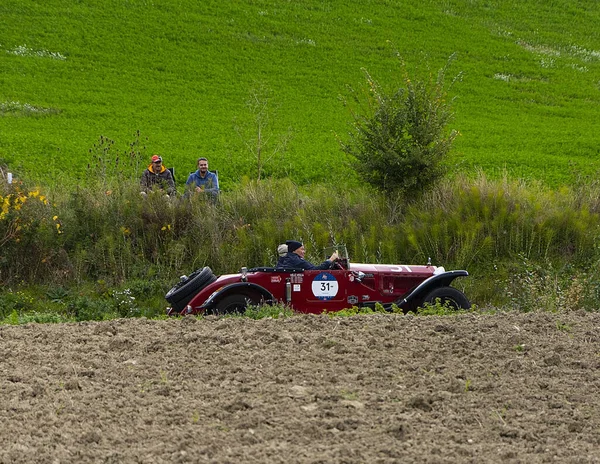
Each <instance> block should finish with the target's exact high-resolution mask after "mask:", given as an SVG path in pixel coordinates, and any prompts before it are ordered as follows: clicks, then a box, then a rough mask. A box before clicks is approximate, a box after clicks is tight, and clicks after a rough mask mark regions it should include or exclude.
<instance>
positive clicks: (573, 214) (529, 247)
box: [0, 174, 600, 320]
mask: <svg viewBox="0 0 600 464" xmlns="http://www.w3.org/2000/svg"><path fill="white" fill-rule="evenodd" d="M108 187H110V188H109V189H108V190H105V189H106V188H107V185H105V184H104V183H101V184H94V185H89V186H86V187H82V188H80V189H79V190H78V191H76V192H73V193H71V194H68V192H65V191H61V190H60V189H58V188H57V189H56V190H55V191H54V192H53V194H54V195H55V201H54V202H52V203H50V202H49V204H48V205H46V204H44V203H43V201H41V200H40V199H39V196H40V195H41V194H39V193H38V194H37V195H38V197H34V196H31V197H29V196H28V194H27V195H25V196H26V197H27V200H25V203H23V205H22V207H21V209H19V210H17V211H16V213H15V212H14V204H15V203H14V202H13V203H10V208H9V209H10V213H9V214H7V215H6V217H9V216H10V215H11V214H12V215H13V216H10V217H14V218H16V217H18V218H29V217H30V216H19V215H21V214H24V213H23V211H24V210H25V208H26V207H27V206H28V205H30V204H31V205H33V206H35V207H36V208H40V210H39V211H38V210H36V215H33V214H32V216H31V220H39V221H40V223H39V226H37V228H35V229H34V230H35V231H36V232H35V233H34V234H32V235H31V237H24V236H15V237H14V238H9V239H8V240H7V242H6V243H5V246H3V247H2V248H1V249H0V256H1V259H0V277H1V278H2V284H3V286H4V289H5V290H4V291H3V292H2V293H0V303H1V305H0V320H3V319H4V318H6V317H8V316H9V315H10V314H11V313H12V311H13V310H16V311H17V314H19V315H24V314H33V313H35V312H37V313H42V312H43V311H44V309H45V308H46V309H51V310H52V311H54V312H55V313H57V314H58V315H60V316H61V317H65V318H71V319H75V320H92V319H93V320H102V319H106V318H111V317H136V316H146V317H156V316H157V315H160V314H163V313H164V308H165V306H166V303H165V300H164V295H165V293H166V292H167V291H168V290H169V288H170V287H171V286H172V284H173V282H175V281H177V280H178V277H179V276H180V275H182V274H189V273H190V272H192V271H193V270H195V269H198V268H201V267H203V266H205V265H208V266H210V267H211V268H212V270H213V272H215V273H216V274H223V273H230V272H236V271H238V270H239V269H240V268H241V267H242V266H246V267H249V268H250V267H255V266H265V265H272V264H273V263H274V262H275V260H276V247H277V245H278V244H279V243H282V242H283V241H285V240H286V239H301V240H303V241H304V243H305V244H306V247H307V257H308V259H309V260H310V261H321V260H322V259H323V256H322V254H321V253H322V250H323V248H324V247H326V246H332V245H335V244H340V243H346V244H348V249H349V253H350V259H351V263H352V262H374V263H403V264H425V263H426V262H427V260H428V258H430V257H431V259H432V262H433V264H435V265H443V266H444V267H446V269H457V268H465V269H467V270H468V271H469V272H470V274H471V277H469V278H468V279H459V280H457V281H456V284H457V285H462V286H464V287H462V288H461V290H463V291H464V292H465V293H466V294H467V295H468V296H469V298H470V299H471V300H472V302H474V303H476V304H477V305H478V306H480V307H485V306H488V305H491V306H497V307H503V308H508V309H514V310H520V311H531V310H552V311H559V310H576V309H587V310H593V309H595V308H597V307H598V304H600V303H599V302H600V271H598V269H600V268H599V267H598V263H599V262H600V247H598V245H597V243H598V235H599V234H600V232H599V231H600V201H598V198H600V193H599V192H600V187H599V186H598V185H596V184H593V183H592V184H587V186H586V187H584V186H579V187H577V188H574V189H566V188H565V189H560V190H558V191H554V190H550V189H546V188H543V187H541V186H540V185H537V184H532V185H527V184H525V183H523V182H514V181H509V180H508V179H506V178H505V179H503V180H500V181H494V180H490V179H488V178H487V177H486V176H484V175H483V174H479V176H478V177H477V178H475V179H468V178H466V177H457V178H456V179H454V180H447V181H444V182H442V183H440V184H438V185H436V186H435V188H434V189H433V190H432V191H431V192H429V193H427V194H426V195H425V196H424V197H423V198H422V199H420V200H415V201H414V202H412V203H411V204H410V205H407V206H399V205H397V204H394V203H391V202H389V201H386V197H385V196H384V195H382V194H378V193H376V192H373V191H372V190H370V189H368V188H366V187H361V188H353V189H350V190H347V189H344V188H343V187H341V186H339V185H334V186H328V187H325V186H316V187H315V188H312V189H310V190H309V189H304V188H301V187H299V186H297V185H295V184H293V183H292V182H291V181H290V180H273V179H266V180H262V181H260V182H258V181H247V182H245V183H244V184H243V185H242V186H241V187H240V189H239V190H235V191H231V192H223V194H222V195H221V198H220V199H219V202H217V203H213V202H210V201H207V200H206V199H205V198H204V197H203V196H201V195H191V196H187V197H179V198H165V197H164V196H163V195H160V194H155V195H148V196H147V197H141V196H140V195H139V189H138V185H137V183H136V182H135V181H133V180H132V181H127V180H124V181H122V182H120V183H119V184H110V185H108ZM30 191H31V190H29V189H23V192H30ZM3 196H4V197H5V196H6V194H5V195H3ZM30 202H31V203H30ZM14 214H17V216H14ZM51 215H54V216H56V218H57V219H54V216H51ZM44 218H45V219H44ZM42 219H43V220H45V221H46V222H45V223H44V222H43V221H42ZM20 220H22V221H23V222H22V224H29V222H26V221H25V219H20ZM27 220H29V219H27ZM57 224H59V225H60V226H59V227H57ZM59 231H60V233H59ZM36 234H39V235H40V240H36ZM17 239H19V240H17ZM48 257H50V258H51V259H48ZM35 286H42V287H41V289H40V290H36V291H35V292H34V293H33V294H30V293H28V292H29V290H28V289H29V288H30V287H31V288H33V287H35ZM10 289H15V290H14V291H11V290H10ZM19 292H21V293H19ZM379 310H381V311H383V308H375V311H379ZM392 310H393V308H392ZM352 311H354V310H349V311H348V313H347V314H348V315H349V314H351V313H352ZM364 311H368V310H366V309H365V310H364ZM421 313H422V314H429V313H433V314H441V313H444V311H443V310H442V308H435V307H434V308H429V309H428V310H426V311H425V312H423V311H422V312H421ZM341 315H344V313H342V314H341Z"/></svg>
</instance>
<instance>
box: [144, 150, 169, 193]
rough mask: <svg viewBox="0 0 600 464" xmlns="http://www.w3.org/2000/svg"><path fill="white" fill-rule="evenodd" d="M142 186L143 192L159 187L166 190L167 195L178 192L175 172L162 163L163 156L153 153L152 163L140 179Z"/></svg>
mask: <svg viewBox="0 0 600 464" xmlns="http://www.w3.org/2000/svg"><path fill="white" fill-rule="evenodd" d="M140 186H141V187H142V193H143V194H146V193H148V192H150V191H151V190H154V189H157V188H158V189H161V190H166V191H167V195H174V194H175V192H176V190H175V181H174V180H173V174H171V171H169V170H168V169H167V168H166V167H165V166H164V165H163V164H162V158H161V157H160V156H158V155H152V159H151V160H150V165H149V166H148V169H146V170H145V171H144V174H142V178H141V179H140Z"/></svg>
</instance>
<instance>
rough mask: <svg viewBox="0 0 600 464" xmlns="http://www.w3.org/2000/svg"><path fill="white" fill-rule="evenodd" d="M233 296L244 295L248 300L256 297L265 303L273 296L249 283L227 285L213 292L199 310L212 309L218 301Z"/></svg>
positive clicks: (260, 287) (262, 288)
mask: <svg viewBox="0 0 600 464" xmlns="http://www.w3.org/2000/svg"><path fill="white" fill-rule="evenodd" d="M233 294H239V295H246V296H248V297H249V298H251V297H256V296H258V297H259V299H260V300H263V301H265V302H267V303H268V302H271V301H273V295H272V294H271V292H269V291H268V290H267V289H266V288H264V287H262V286H261V285H257V284H253V283H251V282H236V283H234V284H229V285H226V286H224V287H222V288H219V289H218V290H216V291H215V292H213V293H212V295H210V296H209V297H208V298H207V299H206V301H205V302H204V303H202V306H200V309H201V310H207V309H213V308H214V307H215V306H216V305H217V303H218V302H219V301H221V300H222V299H223V298H225V297H226V296H229V295H233ZM252 299H254V298H252Z"/></svg>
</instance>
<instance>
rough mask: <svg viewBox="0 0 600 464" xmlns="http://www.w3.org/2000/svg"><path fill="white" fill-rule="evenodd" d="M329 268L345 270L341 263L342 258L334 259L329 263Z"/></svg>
mask: <svg viewBox="0 0 600 464" xmlns="http://www.w3.org/2000/svg"><path fill="white" fill-rule="evenodd" d="M331 269H339V270H341V271H344V270H346V268H345V267H344V265H343V264H342V260H341V259H340V258H337V259H334V260H333V261H332V263H331Z"/></svg>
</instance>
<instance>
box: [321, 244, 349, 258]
mask: <svg viewBox="0 0 600 464" xmlns="http://www.w3.org/2000/svg"><path fill="white" fill-rule="evenodd" d="M334 251H337V254H338V257H339V258H340V259H346V260H347V259H348V250H347V249H346V245H334V246H330V247H326V248H324V249H323V257H324V259H327V258H329V257H330V256H331V255H332V254H333V252H334Z"/></svg>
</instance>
